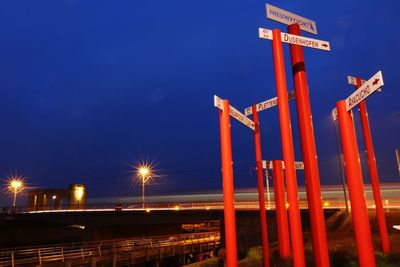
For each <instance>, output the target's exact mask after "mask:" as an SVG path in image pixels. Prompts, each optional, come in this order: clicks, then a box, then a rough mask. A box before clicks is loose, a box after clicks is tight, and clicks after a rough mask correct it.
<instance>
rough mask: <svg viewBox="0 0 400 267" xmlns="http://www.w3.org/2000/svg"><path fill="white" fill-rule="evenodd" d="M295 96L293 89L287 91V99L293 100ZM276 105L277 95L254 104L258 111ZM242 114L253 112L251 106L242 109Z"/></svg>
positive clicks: (247, 114)
mask: <svg viewBox="0 0 400 267" xmlns="http://www.w3.org/2000/svg"><path fill="white" fill-rule="evenodd" d="M295 98H296V94H295V92H294V91H290V92H288V99H289V100H293V99H295ZM276 105H278V98H277V97H273V98H271V99H268V100H265V101H263V102H261V103H258V104H256V110H257V112H259V111H263V110H266V109H269V108H272V107H275V106H276ZM244 114H245V115H246V116H249V115H251V114H253V109H252V107H247V108H246V109H245V110H244Z"/></svg>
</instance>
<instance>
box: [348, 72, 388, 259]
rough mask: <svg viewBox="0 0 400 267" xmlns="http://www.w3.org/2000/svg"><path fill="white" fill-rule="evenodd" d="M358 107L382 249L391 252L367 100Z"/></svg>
mask: <svg viewBox="0 0 400 267" xmlns="http://www.w3.org/2000/svg"><path fill="white" fill-rule="evenodd" d="M360 86H361V79H360V78H357V86H356V89H358V88H359V87H360ZM358 107H359V108H360V118H361V125H362V129H363V135H364V142H365V148H366V150H367V158H368V168H369V173H370V177H371V185H372V191H373V194H374V200H375V207H376V217H377V218H378V226H379V233H380V236H381V243H382V251H383V252H384V253H389V252H390V243H389V237H388V233H387V228H386V218H385V211H384V209H383V204H382V197H381V188H380V185H379V177H378V168H377V166H376V159H375V151H374V145H373V143H372V135H371V129H370V126H369V120H368V112H367V105H366V104H365V101H362V102H360V104H358Z"/></svg>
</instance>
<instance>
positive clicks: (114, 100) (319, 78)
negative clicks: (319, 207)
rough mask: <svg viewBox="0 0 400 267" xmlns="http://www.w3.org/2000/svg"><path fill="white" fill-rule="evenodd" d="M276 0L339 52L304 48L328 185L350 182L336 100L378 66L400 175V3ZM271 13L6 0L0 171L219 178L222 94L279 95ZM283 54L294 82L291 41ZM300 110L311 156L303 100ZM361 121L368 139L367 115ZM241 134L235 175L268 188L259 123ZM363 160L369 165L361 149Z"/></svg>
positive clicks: (245, 5) (129, 190)
mask: <svg viewBox="0 0 400 267" xmlns="http://www.w3.org/2000/svg"><path fill="white" fill-rule="evenodd" d="M270 3H271V4H273V5H276V6H279V7H281V8H283V9H286V10H289V11H291V12H294V13H297V14H300V15H302V16H304V17H308V18H311V19H313V20H314V21H316V22H317V27H318V32H319V35H318V36H316V37H314V36H311V35H309V34H304V35H307V36H310V37H314V38H319V39H322V40H328V41H330V42H331V47H332V52H323V51H318V50H313V49H305V60H306V61H305V62H306V68H307V74H308V81H309V88H310V95H311V103H312V111H313V119H314V129H315V136H316V145H317V151H318V156H319V166H320V175H321V183H322V184H338V183H340V181H341V180H340V176H339V171H338V164H337V150H336V142H335V136H334V132H333V126H332V123H331V119H330V111H331V110H332V108H333V107H334V106H335V102H336V101H338V100H339V99H343V98H345V97H346V96H348V95H349V94H350V93H351V92H352V91H353V90H354V89H353V87H351V86H349V85H347V80H346V76H347V75H360V76H362V77H363V78H365V79H368V78H369V77H370V76H372V75H373V74H375V73H376V72H377V71H378V70H382V72H383V77H384V81H385V87H384V89H383V93H377V94H375V95H373V96H371V97H370V98H369V99H368V101H367V105H368V110H369V117H370V122H371V128H372V134H373V138H374V144H375V152H376V157H377V162H378V168H379V172H380V179H381V180H382V181H385V182H395V181H399V179H400V177H399V174H398V172H397V166H396V159H395V153H394V150H395V148H396V147H400V143H399V136H400V104H399V103H400V102H399V99H400V90H399V89H400V85H399V79H398V77H399V76H398V71H399V67H398V66H399V65H398V64H399V60H400V55H399V52H398V51H400V31H399V30H398V29H399V28H398V26H396V24H397V23H398V11H399V10H400V2H399V1H397V0H393V1H379V2H378V1H339V2H338V1H285V2H281V1H271V2H270ZM265 13H266V12H265V2H264V1H254V0H251V1H236V0H235V1H211V0H206V1H187V0H186V1H184V0H172V1H139V0H137V1H132V0H113V1H99V0H96V1H95V0H69V1H66V0H58V1H54V0H51V1H50V0H43V1H27V0H25V1H3V2H2V3H1V4H0V25H2V26H1V27H0V36H1V42H0V114H1V115H0V126H1V130H0V177H2V178H3V179H5V178H6V177H8V176H9V175H11V174H13V173H17V174H21V175H23V176H24V177H26V178H27V179H28V183H29V185H30V186H32V187H61V188H66V187H67V186H68V184H70V183H83V184H86V185H87V190H88V192H89V196H92V197H93V196H133V195H138V194H139V192H140V187H139V185H138V184H135V183H133V182H132V175H133V170H132V167H131V166H132V165H133V164H135V162H138V161H140V160H142V159H149V160H151V161H154V162H155V163H156V164H157V167H156V169H155V171H156V173H157V174H158V175H159V176H160V177H159V179H158V180H157V181H155V183H154V184H153V185H151V186H148V187H147V188H148V189H147V190H148V192H149V194H161V193H162V194H165V193H172V192H176V193H184V192H193V191H206V190H220V189H221V187H222V186H221V174H220V146H219V145H220V143H219V117H218V111H217V110H216V109H215V108H214V107H213V95H214V94H217V95H219V96H220V97H223V98H228V99H230V101H231V103H232V105H234V106H235V107H237V108H238V109H240V110H243V109H244V108H245V107H247V106H249V105H250V104H252V103H255V102H260V101H262V100H265V99H267V98H271V97H273V96H275V80H274V72H273V61H272V50H271V42H270V41H267V40H262V39H259V38H258V27H265V28H269V29H273V28H277V27H278V28H280V29H281V30H282V31H286V26H284V25H282V24H279V23H276V22H273V21H271V20H268V19H267V18H266V15H265ZM284 52H285V59H286V61H287V64H286V67H287V80H288V87H289V89H291V88H293V81H292V77H291V71H290V63H289V60H290V58H289V47H288V45H284ZM396 77H397V78H396ZM291 115H292V123H293V130H294V131H293V135H294V139H295V150H296V159H297V160H301V153H300V145H299V139H298V138H299V137H298V129H297V122H296V121H297V119H296V114H295V103H292V104H291ZM261 120H262V121H261V127H262V145H263V157H264V158H266V159H277V158H282V155H281V146H280V135H279V127H278V126H279V122H278V114H277V110H276V109H275V110H273V111H268V112H266V113H263V114H261ZM356 123H357V130H358V135H359V149H360V151H364V143H363V139H362V135H361V131H360V123H359V118H358V115H357V116H356ZM232 138H233V152H234V155H233V157H234V174H235V187H237V188H240V187H253V186H256V177H255V173H254V169H252V168H253V166H254V148H253V135H252V132H250V131H249V130H248V129H247V128H246V127H244V126H243V125H240V124H239V123H237V122H236V121H233V122H232ZM361 160H362V164H363V166H364V167H365V166H366V161H365V154H364V153H363V152H362V153H361ZM364 174H365V175H364V179H365V181H366V182H368V181H369V176H368V172H367V169H366V168H364ZM298 178H299V183H300V184H303V176H302V174H299V176H298ZM2 195H3V196H2V199H4V197H5V194H4V193H3V194H2ZM7 201H9V200H8V199H7Z"/></svg>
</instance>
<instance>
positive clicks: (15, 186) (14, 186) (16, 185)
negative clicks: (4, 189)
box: [8, 177, 25, 208]
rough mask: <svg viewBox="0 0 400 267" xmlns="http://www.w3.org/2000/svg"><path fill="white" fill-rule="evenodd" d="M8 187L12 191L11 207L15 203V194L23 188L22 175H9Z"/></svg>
mask: <svg viewBox="0 0 400 267" xmlns="http://www.w3.org/2000/svg"><path fill="white" fill-rule="evenodd" d="M8 189H9V190H10V191H11V192H12V193H13V207H14V208H15V206H16V203H17V194H18V193H19V192H21V191H22V190H24V189H25V185H24V179H23V178H22V177H11V178H10V179H8Z"/></svg>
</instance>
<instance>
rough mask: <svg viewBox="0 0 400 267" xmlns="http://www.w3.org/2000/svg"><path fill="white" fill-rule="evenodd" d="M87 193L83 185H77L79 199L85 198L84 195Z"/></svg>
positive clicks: (76, 190) (76, 193)
mask: <svg viewBox="0 0 400 267" xmlns="http://www.w3.org/2000/svg"><path fill="white" fill-rule="evenodd" d="M84 193H85V190H84V187H83V186H76V187H75V199H76V200H78V201H81V200H82V198H83V195H84Z"/></svg>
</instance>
